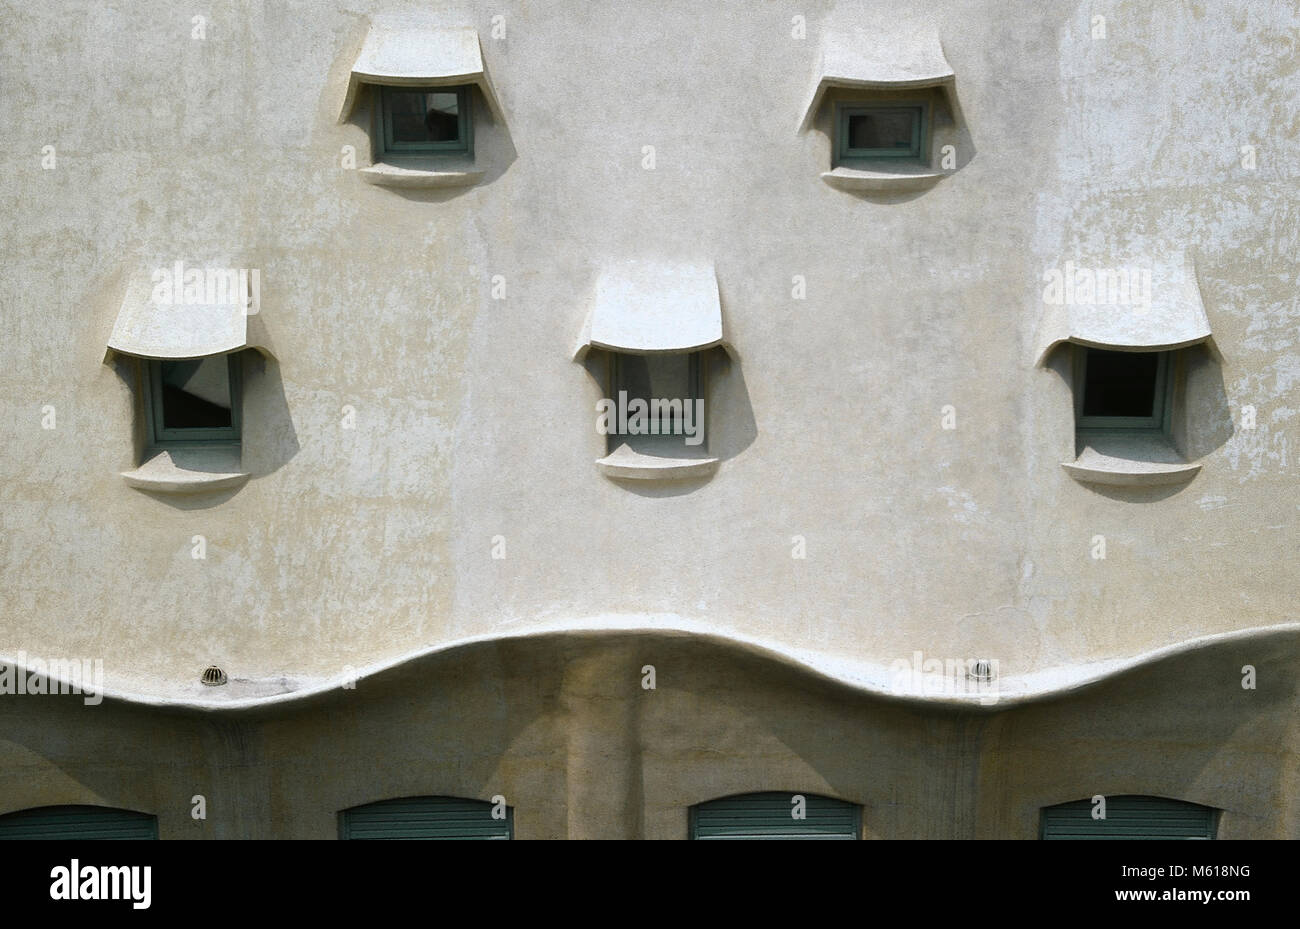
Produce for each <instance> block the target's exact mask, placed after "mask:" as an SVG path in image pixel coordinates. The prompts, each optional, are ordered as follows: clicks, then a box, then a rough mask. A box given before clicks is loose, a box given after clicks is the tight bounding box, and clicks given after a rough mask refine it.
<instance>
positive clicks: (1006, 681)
mask: <svg viewBox="0 0 1300 929" xmlns="http://www.w3.org/2000/svg"><path fill="white" fill-rule="evenodd" d="M605 636H609V637H625V636H635V637H644V638H656V637H691V638H694V639H697V640H699V641H701V642H707V643H710V644H712V645H715V646H719V647H722V648H725V649H731V650H734V651H737V652H741V653H747V654H750V655H754V656H756V657H759V658H763V659H766V660H769V661H772V662H774V663H776V664H779V665H781V666H784V667H786V668H790V669H792V670H795V671H797V672H801V673H803V674H806V675H808V676H809V677H812V678H816V679H819V680H823V681H826V682H829V683H831V684H835V685H839V686H841V687H845V688H848V689H849V690H851V691H854V692H855V693H858V694H861V695H863V696H864V697H869V698H873V699H881V700H888V701H894V702H902V703H907V704H911V705H913V706H916V707H918V708H948V709H965V710H977V711H984V712H997V711H999V710H1004V709H1008V708H1012V707H1017V706H1023V705H1026V704H1032V703H1039V702H1043V701H1047V700H1053V699H1058V698H1061V697H1065V696H1069V695H1071V694H1074V693H1077V692H1079V691H1081V690H1085V689H1087V688H1090V687H1093V686H1096V685H1098V684H1101V683H1103V682H1105V681H1108V680H1110V679H1113V678H1116V677H1119V676H1121V675H1123V674H1126V673H1128V672H1131V671H1134V670H1137V669H1139V668H1143V667H1147V666H1150V665H1155V664H1158V663H1160V662H1163V661H1167V660H1170V659H1173V658H1176V657H1178V656H1180V655H1186V654H1190V653H1193V652H1198V651H1202V650H1207V649H1212V648H1215V647H1218V646H1228V645H1232V644H1238V643H1242V642H1259V641H1263V640H1269V639H1284V638H1286V637H1287V636H1295V637H1296V638H1297V639H1300V623H1281V624H1277V625H1272V626H1257V627H1253V628H1249V629H1240V630H1234V631H1232V632H1222V633H1214V634H1211V635H1204V636H1197V637H1195V638H1191V639H1187V640H1184V641H1182V642H1178V643H1174V644H1172V645H1165V646H1161V647H1160V648H1155V649H1150V650H1148V651H1144V652H1140V653H1138V654H1135V655H1130V656H1125V657H1121V658H1111V659H1105V660H1101V661H1089V662H1079V663H1075V664H1066V665H1057V666H1054V667H1051V668H1046V669H1043V670H1038V671H1031V672H1029V673H1027V674H1021V675H1014V676H1009V677H1005V678H1000V679H998V680H997V681H996V685H991V684H987V683H985V684H980V683H977V682H968V683H963V684H960V685H950V684H948V683H947V681H948V678H946V677H944V676H943V675H933V674H931V675H927V674H925V673H920V674H911V673H909V672H903V671H902V670H901V668H900V666H898V665H897V663H896V664H892V665H885V664H881V663H879V662H866V661H857V660H852V659H844V658H837V657H835V656H833V655H826V654H824V653H820V652H813V651H808V650H803V649H790V648H788V647H786V646H785V645H783V644H782V643H779V642H777V641H775V640H772V639H765V638H758V637H752V636H743V635H737V634H733V633H731V632H729V631H722V630H719V629H717V628H716V627H713V626H709V625H707V624H703V623H694V622H690V621H687V620H683V619H682V618H681V617H678V616H671V617H659V616H633V617H609V616H603V617H598V618H594V619H590V620H585V621H580V622H567V623H563V624H558V623H553V624H542V625H536V626H532V627H530V628H528V629H526V630H520V631H518V632H512V633H506V634H496V635H480V636H469V637H465V638H461V639H456V640H452V641H450V642H445V643H441V644H438V645H434V646H429V647H427V648H422V649H418V650H415V651H411V652H408V653H407V654H405V655H400V656H397V657H395V658H391V659H387V660H385V661H382V662H376V663H374V664H371V665H368V666H366V667H364V668H361V669H358V670H356V671H353V672H350V673H340V674H337V675H334V676H332V677H329V678H323V679H321V678H316V679H311V680H306V681H293V680H290V679H287V678H279V679H273V678H268V679H259V680H252V681H248V680H239V679H232V680H231V682H230V683H229V684H228V685H226V686H224V687H221V688H220V689H215V688H207V687H202V685H200V684H198V683H197V682H196V683H195V684H194V685H193V686H194V688H196V689H198V688H202V690H201V692H198V693H186V694H183V695H178V696H165V695H159V694H150V693H146V692H133V691H129V690H125V689H120V688H112V687H105V688H103V690H102V691H98V692H96V693H98V695H99V696H101V697H102V699H104V700H107V701H113V702H121V703H126V704H130V705H134V706H140V707H150V708H156V709H161V710H175V711H193V712H204V713H239V712H247V711H253V710H266V709H271V708H275V707H283V706H287V705H294V704H303V703H308V702H311V701H315V700H321V699H326V698H328V697H331V696H339V695H340V694H341V693H344V692H355V691H354V690H352V689H351V688H349V687H346V686H345V685H348V684H349V683H351V684H353V685H355V686H356V688H358V689H359V688H360V686H361V684H362V682H364V681H366V680H367V679H376V678H379V677H381V676H383V675H386V674H389V673H393V672H396V671H397V670H398V669H401V668H407V667H409V666H412V665H415V664H418V663H419V662H421V661H425V660H431V659H434V658H439V657H442V658H446V657H449V656H451V655H453V654H454V653H456V652H458V651H466V650H469V649H474V648H478V647H483V646H491V645H497V644H503V643H509V642H521V641H538V640H545V639H553V638H569V637H571V638H594V637H605ZM1297 655H1300V650H1298V651H1297ZM901 660H902V661H910V660H911V659H910V658H908V659H901ZM0 665H5V666H14V667H15V668H21V669H22V670H23V671H24V672H25V673H26V674H28V675H31V674H33V673H41V674H45V672H33V670H32V668H31V666H30V665H28V664H24V663H22V662H19V661H16V660H14V659H13V658H10V657H7V656H0ZM45 676H46V677H47V679H48V680H50V681H53V682H56V684H57V685H59V687H60V688H62V687H63V686H64V685H69V684H71V683H72V682H71V681H69V680H67V679H64V678H61V677H59V676H57V675H48V674H46V675H45ZM276 686H279V687H287V688H288V689H285V690H282V691H279V692H272V693H267V692H266V691H267V690H268V689H271V688H274V687H276ZM53 689H54V687H53V686H47V690H50V691H53ZM256 691H262V693H255V692H256ZM250 692H252V693H250Z"/></svg>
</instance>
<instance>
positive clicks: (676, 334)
mask: <svg viewBox="0 0 1300 929" xmlns="http://www.w3.org/2000/svg"><path fill="white" fill-rule="evenodd" d="M713 348H721V349H723V350H724V351H726V352H727V353H728V354H729V355H732V356H733V357H734V351H733V350H732V348H731V346H730V343H729V341H728V339H727V336H726V332H725V329H724V327H723V321H722V302H721V299H720V297H719V293H718V279H717V275H716V274H715V272H714V270H713V267H712V265H690V264H671V263H661V262H643V261H628V262H623V263H620V264H618V265H615V266H613V267H610V268H608V269H606V270H605V271H604V272H603V273H602V274H601V275H600V277H599V279H598V280H597V284H596V296H595V301H594V303H593V305H592V307H591V310H590V312H589V313H588V315H587V319H586V323H585V324H584V326H583V330H582V334H581V336H580V338H579V340H578V347H577V349H576V351H575V353H574V361H577V362H582V361H584V360H586V358H587V355H588V353H589V352H591V351H592V350H593V349H595V350H600V351H604V352H607V353H611V354H619V355H656V354H693V353H703V352H707V351H708V350H710V349H713ZM702 363H703V362H702V361H701V364H702ZM706 383H707V382H706ZM605 387H606V388H607V392H610V393H613V392H615V391H616V386H615V384H614V383H613V376H612V374H611V376H610V377H609V378H607V379H606V381H605ZM701 392H702V393H704V394H707V392H708V391H707V387H704V388H703V390H702V391H701ZM610 399H611V400H614V401H615V402H617V400H616V398H614V397H610ZM700 399H701V400H706V398H705V397H701V398H700ZM706 402H707V401H706ZM705 434H706V435H707V432H706V433H705ZM615 438H616V437H615V436H610V439H611V440H612V441H611V444H612V445H613V447H612V448H610V449H609V450H608V454H606V455H605V456H604V457H602V458H600V459H598V460H597V461H596V466H597V468H598V469H599V470H600V472H601V473H602V474H605V475H606V476H607V477H611V478H619V479H628V480H680V479H687V478H695V477H701V476H706V475H709V474H712V473H713V472H714V471H715V470H717V467H718V463H719V459H717V458H715V457H711V456H710V455H709V454H708V452H707V450H706V449H705V447H704V446H703V445H701V446H696V447H693V446H690V445H687V444H685V443H684V442H683V441H681V440H680V439H677V438H676V437H675V436H637V437H635V440H634V439H633V437H631V436H618V437H617V441H614V440H615Z"/></svg>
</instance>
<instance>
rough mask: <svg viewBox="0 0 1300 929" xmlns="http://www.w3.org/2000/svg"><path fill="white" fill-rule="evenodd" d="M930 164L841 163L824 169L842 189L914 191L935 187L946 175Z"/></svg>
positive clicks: (827, 179) (828, 179) (831, 182)
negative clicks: (857, 165) (868, 166)
mask: <svg viewBox="0 0 1300 929" xmlns="http://www.w3.org/2000/svg"><path fill="white" fill-rule="evenodd" d="M946 176H947V175H945V174H944V173H942V172H940V171H932V170H930V168H929V166H928V165H897V166H895V167H891V168H889V169H888V170H884V169H866V168H852V167H848V166H847V165H840V166H839V167H838V168H836V169H835V170H833V171H824V172H822V180H823V181H825V182H826V183H827V184H829V185H831V186H832V187H835V188H838V189H839V190H850V191H852V190H866V191H884V192H888V191H895V190H896V191H911V190H925V189H926V188H927V187H933V186H934V185H935V184H937V183H939V181H940V180H942V179H943V178H944V177H946Z"/></svg>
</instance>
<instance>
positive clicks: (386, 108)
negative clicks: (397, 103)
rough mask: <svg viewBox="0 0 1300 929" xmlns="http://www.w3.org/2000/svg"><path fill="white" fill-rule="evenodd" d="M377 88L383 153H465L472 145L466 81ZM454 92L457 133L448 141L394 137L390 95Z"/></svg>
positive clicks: (472, 121)
mask: <svg viewBox="0 0 1300 929" xmlns="http://www.w3.org/2000/svg"><path fill="white" fill-rule="evenodd" d="M378 90H379V122H380V128H381V136H380V137H381V138H382V139H383V154H385V155H468V154H470V152H472V151H473V149H474V120H473V119H472V118H471V116H470V103H471V100H472V98H471V96H470V93H469V90H470V87H469V85H458V86H454V87H390V86H387V85H381V86H379V88H378ZM403 92H405V93H412V92H416V93H426V94H430V93H439V94H446V93H454V94H456V114H457V118H458V122H457V125H458V135H457V138H456V139H455V140H454V141H447V142H400V141H397V140H395V139H394V138H393V95H394V94H396V93H403Z"/></svg>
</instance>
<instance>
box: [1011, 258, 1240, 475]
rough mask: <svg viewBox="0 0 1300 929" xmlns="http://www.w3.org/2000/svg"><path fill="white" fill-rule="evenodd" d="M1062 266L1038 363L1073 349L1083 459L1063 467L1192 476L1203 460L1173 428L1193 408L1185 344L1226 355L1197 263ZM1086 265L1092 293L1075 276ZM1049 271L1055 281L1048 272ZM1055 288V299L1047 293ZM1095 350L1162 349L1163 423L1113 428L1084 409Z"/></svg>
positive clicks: (1045, 321) (1070, 471) (1079, 454)
mask: <svg viewBox="0 0 1300 929" xmlns="http://www.w3.org/2000/svg"><path fill="white" fill-rule="evenodd" d="M1056 271H1057V272H1058V274H1059V276H1060V280H1061V282H1062V292H1061V293H1060V295H1059V297H1060V299H1056V296H1057V295H1056V294H1055V293H1054V292H1052V291H1050V290H1049V289H1045V290H1044V298H1045V299H1044V303H1045V307H1046V310H1045V313H1044V316H1043V321H1042V324H1041V326H1040V330H1039V339H1038V344H1037V346H1036V348H1035V352H1036V355H1037V362H1036V363H1037V365H1038V366H1039V367H1043V366H1045V365H1046V364H1047V361H1048V359H1049V358H1050V357H1051V356H1052V355H1053V354H1054V353H1055V352H1056V350H1057V349H1058V348H1061V347H1063V346H1066V345H1069V346H1071V347H1073V349H1074V351H1073V353H1072V356H1071V365H1070V367H1071V372H1072V382H1073V383H1072V390H1073V393H1074V405H1075V423H1076V428H1075V436H1076V442H1075V451H1076V458H1075V460H1074V461H1066V462H1062V463H1061V467H1062V468H1064V469H1065V471H1066V472H1067V473H1068V474H1069V475H1070V476H1071V477H1073V478H1074V479H1075V480H1077V481H1080V482H1082V483H1090V484H1108V485H1112V486H1120V487H1142V486H1160V485H1169V484H1179V483H1183V482H1186V481H1189V480H1191V479H1192V478H1193V477H1195V476H1196V474H1197V473H1198V472H1199V471H1200V469H1201V465H1200V464H1198V463H1196V462H1190V461H1187V460H1186V459H1185V457H1184V455H1183V454H1182V452H1181V451H1180V449H1179V447H1178V442H1177V441H1176V440H1175V436H1176V435H1177V434H1178V433H1179V432H1181V430H1179V429H1175V428H1173V424H1174V423H1175V422H1176V419H1177V417H1180V416H1185V415H1186V414H1185V409H1183V407H1185V405H1186V404H1185V402H1184V401H1183V400H1182V399H1181V394H1182V390H1181V380H1180V377H1181V371H1182V357H1181V356H1182V350H1183V349H1188V348H1191V347H1192V346H1196V345H1205V347H1206V348H1207V350H1208V351H1209V353H1210V355H1211V357H1213V358H1214V359H1215V360H1216V361H1222V356H1221V355H1220V354H1219V352H1218V349H1217V347H1216V346H1215V345H1214V340H1213V336H1212V333H1211V331H1210V324H1209V319H1208V318H1207V316H1206V314H1205V306H1204V304H1203V302H1202V300H1201V295H1200V288H1199V286H1198V285H1197V281H1196V271H1195V267H1194V265H1193V263H1192V262H1191V260H1190V259H1189V258H1186V257H1184V258H1182V259H1181V260H1177V261H1173V260H1165V261H1160V262H1137V263H1134V264H1133V265H1131V266H1130V267H1128V268H1123V269H1119V268H1107V269H1101V270H1093V269H1080V270H1079V271H1077V272H1076V271H1073V270H1072V269H1071V267H1070V263H1068V262H1067V263H1066V268H1065V271H1064V272H1061V271H1060V269H1056ZM1084 272H1086V273H1087V274H1088V275H1090V276H1091V278H1090V280H1089V283H1088V285H1087V289H1086V292H1085V291H1084V289H1083V287H1082V286H1080V287H1079V288H1078V289H1077V290H1076V289H1075V287H1074V286H1073V284H1072V283H1070V282H1071V280H1072V279H1073V278H1075V277H1076V276H1077V277H1078V279H1079V280H1080V281H1081V280H1082V279H1083V278H1082V277H1081V275H1082V274H1083V273H1084ZM1050 273H1051V272H1049V274H1050ZM1144 276H1145V281H1143V277H1144ZM1044 277H1045V281H1046V280H1048V275H1045V276H1044ZM1103 278H1104V279H1103ZM1048 286H1049V288H1050V287H1051V283H1050V281H1049V285H1048ZM1049 293H1052V295H1053V299H1052V300H1048V299H1046V298H1047V297H1048V295H1049ZM1088 349H1100V350H1103V351H1110V352H1132V353H1142V354H1158V355H1160V356H1161V362H1160V363H1161V367H1162V370H1163V368H1164V367H1165V366H1166V365H1167V366H1168V372H1167V375H1164V376H1165V377H1166V378H1167V381H1161V382H1160V383H1161V387H1160V390H1162V391H1163V392H1164V394H1163V398H1160V400H1159V402H1158V403H1157V407H1158V408H1159V409H1160V410H1161V415H1162V417H1163V422H1162V423H1161V424H1160V425H1158V426H1156V427H1153V428H1146V427H1142V428H1107V427H1106V426H1105V425H1104V424H1098V423H1096V422H1094V421H1092V420H1091V419H1090V418H1088V417H1085V416H1084V415H1083V407H1082V403H1083V391H1084V384H1083V382H1082V377H1081V374H1082V372H1083V366H1084V364H1085V363H1086V362H1085V358H1086V355H1087V351H1088Z"/></svg>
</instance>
